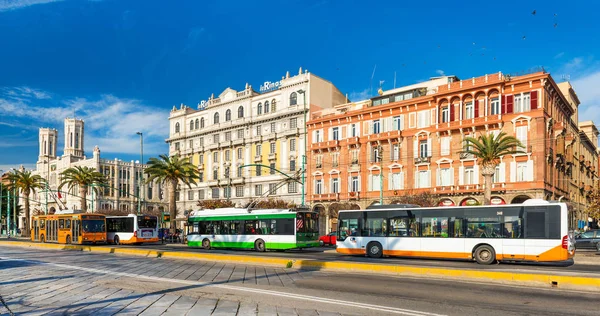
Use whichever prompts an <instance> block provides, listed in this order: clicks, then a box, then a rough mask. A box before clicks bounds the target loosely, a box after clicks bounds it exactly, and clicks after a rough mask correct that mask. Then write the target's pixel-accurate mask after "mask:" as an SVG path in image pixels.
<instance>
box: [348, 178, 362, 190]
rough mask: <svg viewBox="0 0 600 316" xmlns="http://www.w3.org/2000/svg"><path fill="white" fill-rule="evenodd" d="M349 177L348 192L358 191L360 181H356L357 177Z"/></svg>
mask: <svg viewBox="0 0 600 316" xmlns="http://www.w3.org/2000/svg"><path fill="white" fill-rule="evenodd" d="M350 179H351V182H350V192H358V190H359V188H360V182H359V181H358V177H351V178H350Z"/></svg>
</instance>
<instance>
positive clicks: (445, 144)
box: [440, 136, 450, 156]
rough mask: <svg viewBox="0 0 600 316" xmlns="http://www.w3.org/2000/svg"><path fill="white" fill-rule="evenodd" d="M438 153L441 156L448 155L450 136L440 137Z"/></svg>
mask: <svg viewBox="0 0 600 316" xmlns="http://www.w3.org/2000/svg"><path fill="white" fill-rule="evenodd" d="M440 154H441V155H442V156H447V155H450V136H445V137H442V140H441V152H440Z"/></svg>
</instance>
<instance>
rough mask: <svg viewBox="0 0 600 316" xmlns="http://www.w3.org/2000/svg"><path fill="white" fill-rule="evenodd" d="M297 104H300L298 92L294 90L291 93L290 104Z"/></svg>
mask: <svg viewBox="0 0 600 316" xmlns="http://www.w3.org/2000/svg"><path fill="white" fill-rule="evenodd" d="M296 104H298V95H297V94H296V92H292V94H290V105H296Z"/></svg>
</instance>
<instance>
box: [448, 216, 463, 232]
mask: <svg viewBox="0 0 600 316" xmlns="http://www.w3.org/2000/svg"><path fill="white" fill-rule="evenodd" d="M463 223H464V220H463V219H462V218H456V217H451V218H450V226H449V227H450V228H449V230H450V232H449V234H450V236H453V237H465V232H464V230H463Z"/></svg>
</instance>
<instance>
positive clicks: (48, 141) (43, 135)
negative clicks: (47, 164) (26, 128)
mask: <svg viewBox="0 0 600 316" xmlns="http://www.w3.org/2000/svg"><path fill="white" fill-rule="evenodd" d="M39 139H40V146H39V148H40V155H39V157H38V161H42V160H43V161H48V160H53V159H56V147H57V142H58V131H57V130H56V129H53V128H40V137H39Z"/></svg>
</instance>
